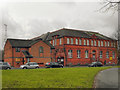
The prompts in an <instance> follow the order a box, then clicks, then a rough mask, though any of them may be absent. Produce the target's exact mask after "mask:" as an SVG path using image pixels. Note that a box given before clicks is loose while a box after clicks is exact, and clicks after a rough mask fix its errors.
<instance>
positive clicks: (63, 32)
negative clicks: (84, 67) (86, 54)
mask: <svg viewBox="0 0 120 90" xmlns="http://www.w3.org/2000/svg"><path fill="white" fill-rule="evenodd" d="M55 35H57V36H58V38H60V37H63V36H70V37H80V38H92V36H93V35H95V36H96V37H97V38H96V39H105V40H115V39H112V38H109V37H107V36H105V35H102V34H100V33H98V32H91V31H83V30H74V29H66V28H63V29H60V30H57V31H54V32H51V33H49V34H48V33H46V34H43V35H41V36H39V37H37V39H38V38H42V39H44V40H48V41H49V40H52V37H53V36H55ZM43 37H45V38H43ZM34 39H35V38H34Z"/></svg>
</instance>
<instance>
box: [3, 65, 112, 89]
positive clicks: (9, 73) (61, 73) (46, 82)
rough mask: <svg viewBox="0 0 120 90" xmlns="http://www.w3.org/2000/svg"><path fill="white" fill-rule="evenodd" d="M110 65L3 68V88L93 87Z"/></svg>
mask: <svg viewBox="0 0 120 90" xmlns="http://www.w3.org/2000/svg"><path fill="white" fill-rule="evenodd" d="M107 68H110V67H91V68H89V67H74V68H50V69H27V70H3V71H2V87H3V88H92V85H93V81H94V77H95V75H96V74H97V73H98V72H99V71H100V70H104V69H107Z"/></svg>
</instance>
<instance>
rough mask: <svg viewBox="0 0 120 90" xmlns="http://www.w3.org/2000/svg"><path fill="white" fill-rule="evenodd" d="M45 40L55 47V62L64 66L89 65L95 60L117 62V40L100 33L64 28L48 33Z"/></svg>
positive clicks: (105, 62)
mask: <svg viewBox="0 0 120 90" xmlns="http://www.w3.org/2000/svg"><path fill="white" fill-rule="evenodd" d="M44 36H45V34H44ZM43 39H44V38H43ZM45 40H47V41H49V42H50V43H51V44H52V45H53V46H54V48H55V50H54V52H53V53H54V54H53V57H54V58H53V59H52V60H53V62H54V61H55V62H59V63H62V64H64V66H66V65H87V64H89V63H91V62H94V61H100V62H102V63H103V64H117V41H116V40H114V39H112V38H109V37H107V36H104V35H102V34H100V33H97V32H90V31H80V30H73V29H65V28H63V29H60V30H58V31H55V32H51V33H47V34H46V39H45Z"/></svg>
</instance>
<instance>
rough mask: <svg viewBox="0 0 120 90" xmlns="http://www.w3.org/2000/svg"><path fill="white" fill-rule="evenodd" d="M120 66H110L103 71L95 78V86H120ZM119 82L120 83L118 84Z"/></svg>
mask: <svg viewBox="0 0 120 90" xmlns="http://www.w3.org/2000/svg"><path fill="white" fill-rule="evenodd" d="M119 81H120V68H110V69H107V70H104V71H101V72H100V73H99V74H98V75H97V76H96V78H95V84H94V87H95V88H119V89H120V82H119ZM118 82H119V84H118Z"/></svg>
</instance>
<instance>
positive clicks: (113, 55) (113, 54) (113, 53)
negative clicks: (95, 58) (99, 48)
mask: <svg viewBox="0 0 120 90" xmlns="http://www.w3.org/2000/svg"><path fill="white" fill-rule="evenodd" d="M112 57H113V59H114V58H115V52H114V51H113V52H112Z"/></svg>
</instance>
